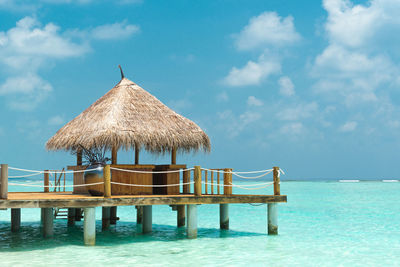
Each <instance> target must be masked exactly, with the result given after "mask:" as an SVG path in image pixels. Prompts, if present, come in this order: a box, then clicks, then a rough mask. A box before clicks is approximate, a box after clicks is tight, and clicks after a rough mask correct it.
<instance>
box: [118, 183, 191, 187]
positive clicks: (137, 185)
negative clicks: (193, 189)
mask: <svg viewBox="0 0 400 267" xmlns="http://www.w3.org/2000/svg"><path fill="white" fill-rule="evenodd" d="M111 183H112V184H116V185H126V186H135V187H167V186H180V185H188V184H194V182H188V183H181V184H167V185H145V184H124V183H117V182H111Z"/></svg>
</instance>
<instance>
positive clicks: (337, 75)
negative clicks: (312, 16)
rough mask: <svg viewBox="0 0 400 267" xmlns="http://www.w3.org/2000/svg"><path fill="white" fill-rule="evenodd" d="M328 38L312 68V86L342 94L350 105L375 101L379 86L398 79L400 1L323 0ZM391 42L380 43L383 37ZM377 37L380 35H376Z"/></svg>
mask: <svg viewBox="0 0 400 267" xmlns="http://www.w3.org/2000/svg"><path fill="white" fill-rule="evenodd" d="M323 6H324V8H325V9H326V11H327V12H328V18H327V22H326V24H325V29H326V34H327V36H328V40H329V44H328V45H327V47H326V48H325V49H324V50H323V51H322V53H321V54H319V55H318V56H317V57H316V59H315V62H314V65H313V68H312V75H313V77H315V78H317V82H316V83H315V85H314V90H315V91H316V92H318V93H324V94H329V97H330V98H332V97H333V96H335V95H336V96H337V97H340V98H341V99H344V100H345V103H346V104H347V105H348V106H351V105H355V104H358V103H363V102H371V101H377V100H378V96H377V91H379V90H382V89H383V88H384V89H385V90H387V89H389V88H391V87H392V86H393V85H396V84H398V82H399V77H400V72H399V68H398V66H396V65H395V64H394V63H393V62H392V60H391V58H392V57H393V56H395V53H397V52H396V51H395V50H393V48H392V47H391V46H393V45H392V44H391V43H392V42H393V40H394V39H393V38H392V37H391V36H393V34H391V33H390V31H392V30H395V31H398V30H400V17H399V16H398V15H397V14H398V12H400V2H399V1H393V0H372V1H370V3H369V5H353V4H352V2H350V1H347V0H324V2H323ZM385 39H386V40H389V39H391V42H386V43H380V44H379V45H378V44H377V42H378V43H379V42H380V41H379V40H385ZM376 40H378V41H376Z"/></svg>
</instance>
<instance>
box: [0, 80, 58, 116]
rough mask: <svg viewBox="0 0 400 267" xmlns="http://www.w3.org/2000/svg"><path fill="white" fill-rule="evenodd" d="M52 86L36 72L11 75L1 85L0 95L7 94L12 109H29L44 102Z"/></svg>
mask: <svg viewBox="0 0 400 267" xmlns="http://www.w3.org/2000/svg"><path fill="white" fill-rule="evenodd" d="M52 90H53V88H52V86H51V85H50V84H49V83H48V82H47V81H45V80H43V79H42V78H40V77H39V76H37V75H36V74H34V73H28V74H25V75H23V76H15V77H9V78H8V79H7V80H6V81H5V82H4V83H3V84H2V85H0V96H6V97H7V99H8V105H9V107H10V108H11V109H15V110H23V111H29V110H32V109H34V108H35V107H36V106H37V105H38V104H39V103H40V102H42V101H43V100H44V99H45V98H46V97H47V96H48V94H49V93H50V92H51V91H52Z"/></svg>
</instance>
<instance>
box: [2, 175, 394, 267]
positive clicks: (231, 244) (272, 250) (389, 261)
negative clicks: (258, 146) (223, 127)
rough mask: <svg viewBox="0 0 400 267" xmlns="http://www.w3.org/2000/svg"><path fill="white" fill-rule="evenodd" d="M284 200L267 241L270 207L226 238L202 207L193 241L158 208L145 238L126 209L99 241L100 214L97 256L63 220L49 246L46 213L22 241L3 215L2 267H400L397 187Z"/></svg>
mask: <svg viewBox="0 0 400 267" xmlns="http://www.w3.org/2000/svg"><path fill="white" fill-rule="evenodd" d="M244 183H248V182H244ZM10 189H11V190H15V187H11V188H10ZM11 190H10V191H11ZM251 192H252V193H254V194H264V193H266V194H270V193H271V188H268V189H261V190H255V191H251ZM234 193H248V192H247V191H243V190H237V189H236V188H235V189H234ZM281 193H282V194H286V195H288V203H285V204H279V235H278V236H268V235H266V228H267V227H266V205H262V206H252V205H249V204H232V205H230V230H229V231H220V230H219V209H218V205H201V206H199V207H198V227H199V229H198V238H197V239H193V240H188V239H186V238H185V230H184V229H177V228H176V212H175V211H172V210H171V208H170V207H168V206H155V207H154V208H153V233H151V234H148V235H142V234H140V233H138V232H137V230H136V223H135V220H136V210H135V208H134V207H119V208H118V216H119V217H120V221H119V222H118V223H117V225H116V226H112V227H111V229H110V230H109V231H107V232H101V209H97V210H96V216H97V236H96V246H95V247H85V246H83V233H82V222H77V224H76V226H75V227H70V228H68V227H67V226H66V220H62V219H58V220H56V221H55V236H54V238H53V239H47V240H46V239H43V238H42V237H41V233H40V222H39V219H40V211H39V209H23V210H22V224H21V231H20V232H19V233H11V232H10V230H9V229H10V211H9V210H7V211H0V266H128V265H131V266H133V265H137V266H188V265H192V266H243V265H247V266H396V265H400V204H399V203H400V183H383V182H359V183H340V182H282V184H281Z"/></svg>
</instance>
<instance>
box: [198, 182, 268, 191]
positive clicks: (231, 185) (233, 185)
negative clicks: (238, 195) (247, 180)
mask: <svg viewBox="0 0 400 267" xmlns="http://www.w3.org/2000/svg"><path fill="white" fill-rule="evenodd" d="M201 183H202V184H205V185H215V186H228V187H239V188H241V187H243V188H244V187H246V186H250V187H251V186H258V185H262V186H265V185H267V186H270V185H273V184H274V182H269V183H261V184H247V185H236V184H232V183H231V184H213V183H206V182H201ZM267 186H265V187H267ZM260 188H264V187H260ZM244 189H246V188H244ZM257 189H258V188H257ZM249 190H251V189H249Z"/></svg>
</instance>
